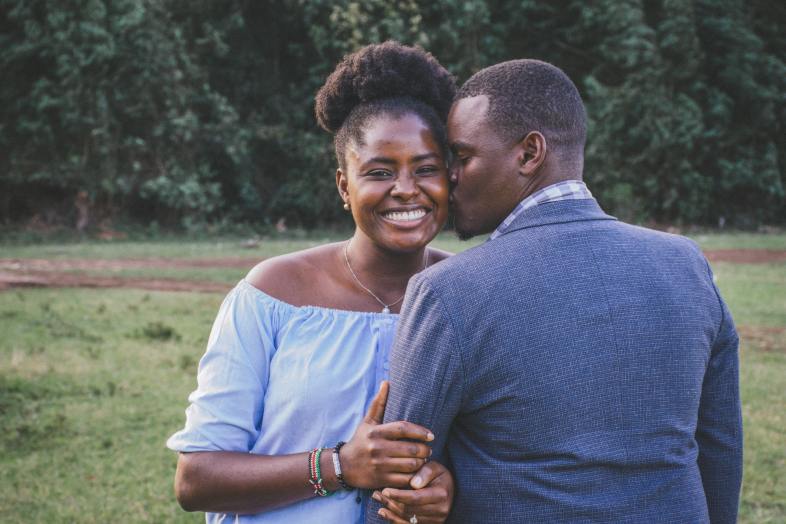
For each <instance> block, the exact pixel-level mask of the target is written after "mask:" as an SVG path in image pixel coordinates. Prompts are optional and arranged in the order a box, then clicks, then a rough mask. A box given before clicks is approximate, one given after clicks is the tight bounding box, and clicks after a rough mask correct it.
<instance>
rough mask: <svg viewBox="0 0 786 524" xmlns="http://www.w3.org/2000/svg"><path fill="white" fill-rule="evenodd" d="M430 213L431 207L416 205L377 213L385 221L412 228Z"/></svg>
mask: <svg viewBox="0 0 786 524" xmlns="http://www.w3.org/2000/svg"><path fill="white" fill-rule="evenodd" d="M430 213H431V209H430V208H427V207H424V206H418V207H411V208H405V209H401V208H397V209H388V210H386V211H382V212H381V213H379V215H380V216H381V217H382V218H383V219H384V220H385V221H387V222H391V223H393V224H395V225H396V226H399V227H405V228H414V227H418V226H420V224H421V223H422V222H423V221H424V219H425V218H426V217H427V216H428V215H429V214H430Z"/></svg>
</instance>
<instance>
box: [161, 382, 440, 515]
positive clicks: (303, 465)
mask: <svg viewBox="0 0 786 524" xmlns="http://www.w3.org/2000/svg"><path fill="white" fill-rule="evenodd" d="M387 391H388V385H387V382H383V383H382V387H380V390H379V393H377V396H376V397H375V398H374V400H373V401H372V403H371V407H370V408H369V411H368V414H367V415H366V417H365V418H364V419H363V422H362V423H361V424H360V426H358V429H357V430H356V431H355V434H354V435H353V437H352V439H351V440H350V441H349V442H347V444H346V445H345V446H344V447H342V448H341V453H340V460H341V467H342V470H343V474H344V479H345V481H346V482H347V484H349V485H350V486H352V487H357V488H377V487H381V486H393V487H405V486H407V485H409V481H410V479H411V478H412V475H413V474H414V473H415V472H416V471H418V470H419V469H420V468H421V466H423V464H424V463H425V459H426V458H427V457H428V456H429V455H430V453H431V450H430V448H429V447H428V446H427V445H426V444H423V443H422V442H428V441H430V440H432V439H433V438H434V436H433V435H432V434H431V432H430V431H428V430H427V429H426V428H423V427H421V426H418V425H416V424H412V423H409V422H390V423H387V424H382V423H381V422H382V417H383V415H384V411H385V403H386V401H387ZM401 439H411V440H417V441H420V442H407V441H402V440H401ZM320 468H321V471H322V477H323V484H324V487H325V488H326V489H327V490H329V491H334V490H337V489H340V486H339V483H338V480H337V479H336V475H335V471H334V469H333V460H332V450H325V451H324V452H323V453H322V456H321V460H320ZM308 479H309V473H308V452H303V453H296V454H292V455H280V456H264V455H254V454H249V453H242V452H230V451H202V452H194V453H181V454H180V456H179V458H178V463H177V473H176V475H175V493H176V496H177V500H178V502H179V503H180V505H181V506H182V507H183V509H185V510H186V511H210V512H216V513H259V512H262V511H266V510H270V509H274V508H278V507H281V506H286V505H289V504H292V503H294V502H298V501H300V500H305V499H307V498H310V497H313V496H315V495H314V488H313V487H312V486H311V484H309V482H308Z"/></svg>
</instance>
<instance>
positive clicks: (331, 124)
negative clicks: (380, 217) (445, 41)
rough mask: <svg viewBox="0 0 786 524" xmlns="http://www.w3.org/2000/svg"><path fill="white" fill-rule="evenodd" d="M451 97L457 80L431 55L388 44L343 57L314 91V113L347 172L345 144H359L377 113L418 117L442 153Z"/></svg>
mask: <svg viewBox="0 0 786 524" xmlns="http://www.w3.org/2000/svg"><path fill="white" fill-rule="evenodd" d="M455 93H456V83H455V79H454V78H453V76H452V75H451V74H450V73H448V71H447V70H446V69H445V68H444V67H442V65H441V64H440V63H439V62H437V60H436V59H435V58H434V57H433V56H431V54H430V53H427V52H426V51H424V50H423V49H422V48H420V47H409V46H405V45H402V44H400V43H398V42H395V41H388V42H385V43H382V44H371V45H368V46H366V47H364V48H362V49H360V50H358V51H356V52H354V53H352V54H349V55H347V56H345V57H344V58H343V60H341V62H339V64H338V65H337V66H336V69H335V70H334V71H333V72H332V73H331V74H330V76H328V78H327V80H326V81H325V85H323V86H322V87H321V88H320V90H319V92H318V93H317V96H316V109H315V112H316V117H317V122H318V123H319V125H320V126H321V127H322V128H323V129H325V130H326V131H328V132H330V133H333V134H334V138H333V140H334V143H335V146H336V160H337V161H338V165H339V167H341V168H342V169H346V165H345V152H346V147H347V144H348V143H349V141H350V140H351V141H353V142H354V143H356V144H362V140H363V131H364V129H365V127H366V125H367V124H368V123H369V121H370V120H371V119H372V118H375V117H378V116H380V115H381V114H386V115H390V116H393V117H400V116H403V115H405V114H407V113H413V114H415V115H417V116H419V117H420V118H421V119H423V121H424V122H425V123H426V125H428V127H429V129H431V132H432V134H433V135H434V139H435V140H436V141H437V143H438V144H439V145H440V147H441V148H442V149H443V152H446V149H447V136H446V133H445V121H446V120H447V117H448V112H449V111H450V105H451V104H452V103H453V97H454V95H455Z"/></svg>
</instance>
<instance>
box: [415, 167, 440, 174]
mask: <svg viewBox="0 0 786 524" xmlns="http://www.w3.org/2000/svg"><path fill="white" fill-rule="evenodd" d="M437 171H439V170H438V169H437V166H423V167H420V168H418V169H417V170H416V171H415V174H417V175H421V176H428V175H432V174H434V173H436V172H437Z"/></svg>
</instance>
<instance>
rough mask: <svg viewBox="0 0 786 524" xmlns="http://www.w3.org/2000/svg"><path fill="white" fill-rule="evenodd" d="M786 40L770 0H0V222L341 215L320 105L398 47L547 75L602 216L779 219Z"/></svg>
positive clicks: (334, 218)
mask: <svg viewBox="0 0 786 524" xmlns="http://www.w3.org/2000/svg"><path fill="white" fill-rule="evenodd" d="M784 27H786V3H784V2H782V1H777V0H775V1H764V0H751V1H743V0H594V1H591V2H584V1H578V0H559V1H555V0H548V1H545V0H544V1H538V0H517V1H508V0H466V1H459V0H440V1H433V0H428V1H426V0H423V1H421V0H399V1H388V0H364V1H362V2H359V1H358V2H356V1H346V0H343V1H341V0H339V1H326V0H271V1H262V0H224V1H218V0H215V1H212V0H0V75H1V77H2V81H1V82H0V221H1V222H2V223H3V224H6V225H9V224H17V225H19V224H24V223H26V222H27V221H29V220H31V218H33V217H36V218H37V219H38V220H43V221H45V222H47V223H53V224H55V223H60V224H73V221H74V217H75V216H76V213H77V211H76V207H78V206H75V199H76V200H77V201H79V200H81V201H82V202H83V204H85V203H86V204H85V205H88V206H89V208H90V216H91V219H92V220H93V221H94V222H95V221H97V220H98V219H99V218H103V219H112V220H116V221H128V222H131V223H134V222H136V223H148V222H150V221H155V222H156V223H159V224H161V225H164V226H169V227H181V226H183V227H186V228H192V229H194V228H196V229H199V228H201V227H203V226H204V225H206V224H211V223H212V224H216V223H219V224H221V223H224V224H231V223H239V222H247V223H253V224H271V223H274V222H276V221H278V220H279V219H280V218H284V219H286V221H287V223H288V224H298V225H301V226H305V227H319V226H324V225H329V224H332V223H336V222H340V221H342V220H346V218H344V212H343V210H342V208H341V206H340V201H339V199H338V197H337V194H336V191H335V183H334V172H335V159H334V156H333V150H332V141H331V137H330V136H329V135H328V134H327V133H325V132H323V131H321V130H320V129H319V128H318V127H317V125H316V123H315V121H314V117H313V99H314V94H315V93H316V91H317V89H318V88H319V86H320V85H321V84H322V82H323V81H324V79H325V77H326V76H327V75H328V74H329V73H330V71H332V69H333V67H334V66H335V64H336V62H337V61H338V60H339V59H340V58H341V57H342V56H343V55H344V54H346V53H348V52H351V51H353V50H355V49H357V48H359V47H361V46H362V45H365V44H368V43H371V42H379V41H383V40H385V39H388V38H394V39H397V40H400V41H402V42H404V43H407V44H419V45H421V46H423V47H424V48H425V49H427V50H428V51H430V52H432V53H433V54H434V55H435V56H436V57H437V58H438V59H439V60H440V61H441V62H442V63H443V64H444V65H445V66H446V67H447V68H448V69H449V70H450V71H451V72H453V73H454V74H455V75H456V76H457V79H458V81H459V82H462V81H464V80H466V79H467V78H468V77H469V76H470V75H471V74H472V73H473V72H475V71H477V70H478V69H481V68H482V67H485V66H487V65H490V64H493V63H496V62H499V61H503V60H507V59H511V58H521V57H533V58H539V59H543V60H547V61H549V62H552V63H554V64H556V65H558V66H559V67H561V68H563V69H564V70H565V71H566V72H567V73H568V74H569V75H570V77H571V78H572V79H573V80H574V81H575V82H576V84H577V86H578V87H579V90H580V91H581V93H582V96H583V98H584V100H585V103H586V105H587V109H588V113H589V119H590V126H589V142H588V145H587V162H586V170H585V173H586V178H587V180H588V182H589V184H590V187H591V189H592V190H593V192H594V193H595V194H596V196H597V197H598V198H599V200H600V201H601V204H602V205H603V206H604V207H605V208H606V209H607V210H608V211H610V212H611V213H612V214H616V215H617V216H619V217H621V218H624V219H627V220H633V221H640V222H643V221H655V222H659V223H678V224H708V225H717V224H719V223H721V224H722V223H726V224H727V225H734V226H737V227H752V226H756V225H760V224H783V223H785V222H786V190H785V189H784V186H786V174H784V166H785V165H786V132H785V130H784V125H785V124H786V103H784V102H785V101H786V31H784Z"/></svg>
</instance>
